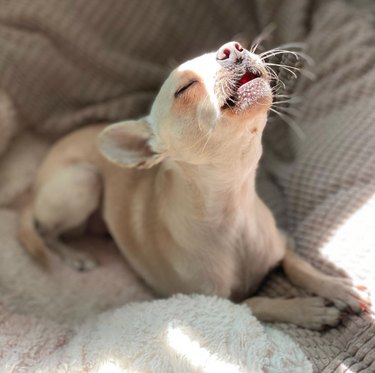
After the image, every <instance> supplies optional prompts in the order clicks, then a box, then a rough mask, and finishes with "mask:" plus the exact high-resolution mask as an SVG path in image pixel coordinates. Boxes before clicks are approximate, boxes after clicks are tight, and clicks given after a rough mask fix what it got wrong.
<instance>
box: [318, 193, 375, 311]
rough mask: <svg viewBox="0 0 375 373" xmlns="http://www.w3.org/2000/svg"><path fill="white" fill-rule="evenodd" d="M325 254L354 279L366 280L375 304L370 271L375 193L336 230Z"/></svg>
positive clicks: (374, 236) (374, 239) (374, 237)
mask: <svg viewBox="0 0 375 373" xmlns="http://www.w3.org/2000/svg"><path fill="white" fill-rule="evenodd" d="M321 253H322V254H323V255H324V257H326V258H327V259H328V260H329V261H331V262H332V263H335V264H336V265H337V266H338V267H340V268H342V269H343V270H345V271H347V273H348V274H349V276H350V277H352V278H353V280H354V281H360V282H362V281H363V282H364V284H365V285H366V286H367V287H368V288H369V290H370V294H371V293H372V294H371V295H372V303H373V304H374V301H375V299H374V296H375V294H373V293H374V292H375V277H374V276H369V274H371V273H372V268H373V267H374V265H375V195H373V196H372V197H371V198H370V199H369V200H368V201H367V202H366V203H365V204H364V205H363V206H361V207H360V208H359V209H358V210H356V211H355V212H354V213H353V214H352V215H351V216H350V217H349V218H348V219H347V220H346V221H345V222H344V223H343V224H342V225H341V226H340V227H339V228H338V229H337V230H336V232H334V234H333V235H332V236H331V237H330V238H329V240H328V241H327V242H326V243H325V244H324V245H323V247H322V249H321Z"/></svg>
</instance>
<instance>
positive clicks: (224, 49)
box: [216, 41, 244, 65]
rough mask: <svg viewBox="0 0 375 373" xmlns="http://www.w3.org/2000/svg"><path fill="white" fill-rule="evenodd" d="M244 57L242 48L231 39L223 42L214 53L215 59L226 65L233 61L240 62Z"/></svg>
mask: <svg viewBox="0 0 375 373" xmlns="http://www.w3.org/2000/svg"><path fill="white" fill-rule="evenodd" d="M243 59H244V49H243V47H242V46H241V44H240V43H237V42H236V41H231V42H229V43H226V44H224V45H223V46H221V47H220V48H219V50H218V51H217V53H216V60H217V61H218V62H219V63H221V64H225V65H228V63H229V64H233V63H237V64H239V63H242V61H243Z"/></svg>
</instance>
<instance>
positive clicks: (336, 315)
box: [289, 297, 340, 330]
mask: <svg viewBox="0 0 375 373" xmlns="http://www.w3.org/2000/svg"><path fill="white" fill-rule="evenodd" d="M289 301H292V302H295V304H294V305H293V309H294V310H295V314H294V315H293V317H292V319H291V322H293V323H294V324H296V325H299V326H302V327H303V328H307V329H312V330H322V329H323V328H324V327H326V326H336V325H337V324H339V322H340V311H339V310H338V309H337V308H335V307H327V304H326V302H325V300H324V299H323V298H320V297H309V298H295V299H290V300H289Z"/></svg>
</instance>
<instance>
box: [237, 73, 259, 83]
mask: <svg viewBox="0 0 375 373" xmlns="http://www.w3.org/2000/svg"><path fill="white" fill-rule="evenodd" d="M255 78H256V76H255V75H254V74H253V73H251V72H246V73H245V74H244V75H243V76H242V78H241V79H240V81H239V83H240V87H241V86H242V85H244V84H246V83H248V82H250V80H253V79H255Z"/></svg>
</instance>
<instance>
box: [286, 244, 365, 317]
mask: <svg viewBox="0 0 375 373" xmlns="http://www.w3.org/2000/svg"><path fill="white" fill-rule="evenodd" d="M282 266H283V269H284V271H285V273H286V275H287V276H288V278H289V280H290V281H291V282H292V283H293V284H294V285H296V286H299V287H301V288H303V289H306V290H308V291H309V292H311V293H314V294H317V295H319V296H321V297H323V298H325V299H327V300H328V301H331V302H332V303H333V304H334V305H335V306H336V307H337V308H338V309H340V310H342V309H345V308H348V307H349V308H350V309H351V310H352V311H354V312H357V313H358V312H360V311H363V310H366V309H367V308H368V307H369V306H370V298H369V295H368V293H367V289H366V287H365V286H364V285H362V284H360V285H358V284H354V283H353V281H352V280H350V279H348V278H343V277H333V276H329V275H326V274H324V273H322V272H320V271H319V270H317V269H316V268H314V267H313V266H311V265H310V264H309V263H307V262H306V261H305V260H304V259H302V258H301V257H300V256H299V255H297V254H296V253H295V252H293V251H292V250H287V252H286V255H285V257H284V259H283V261H282Z"/></svg>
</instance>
